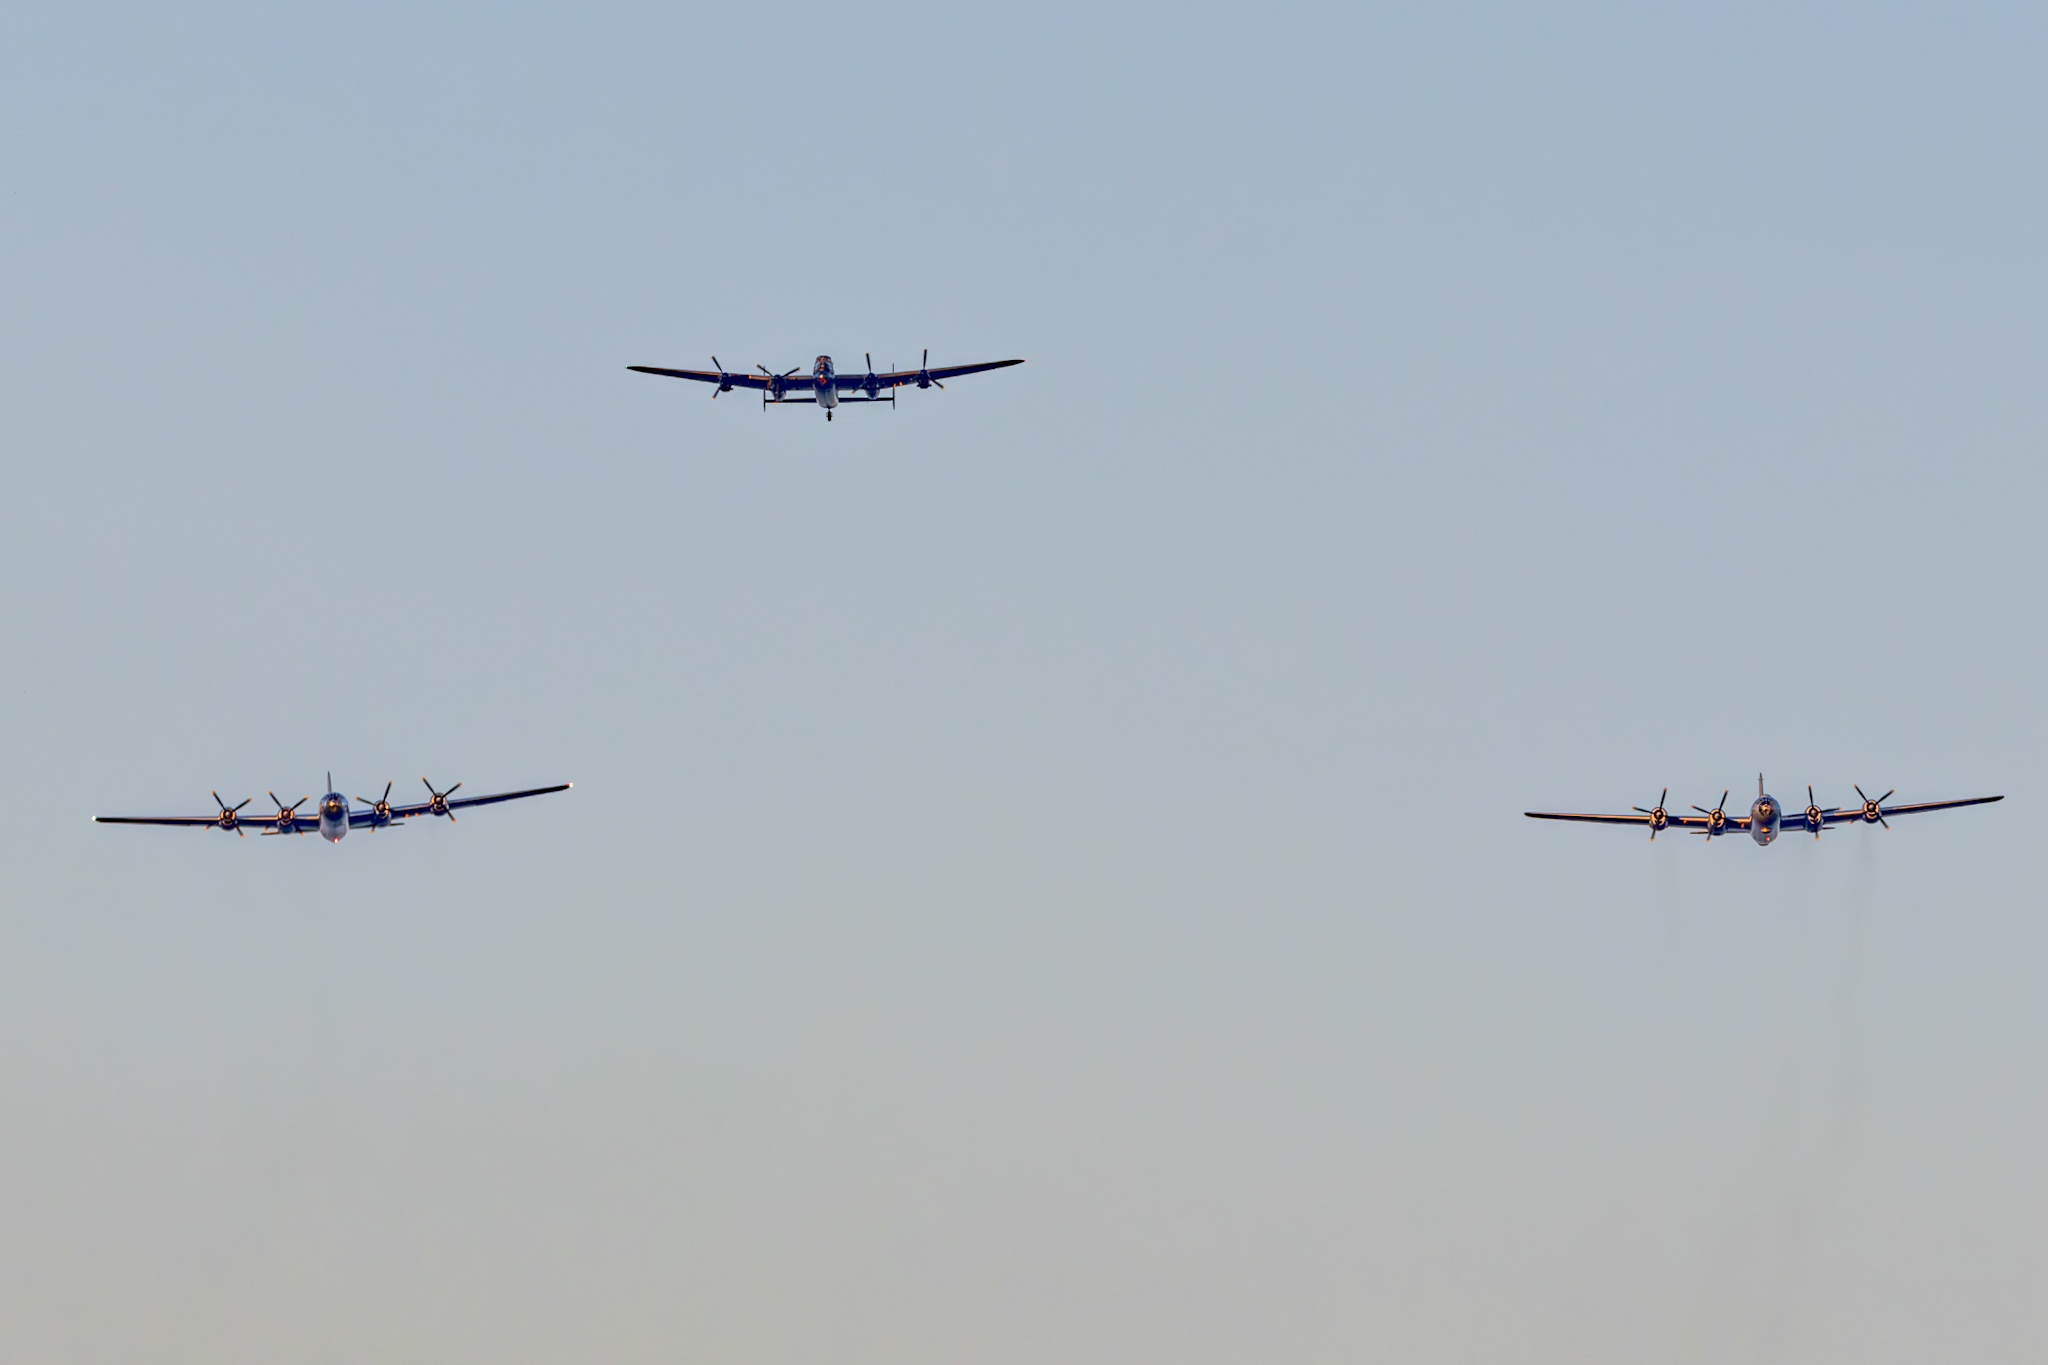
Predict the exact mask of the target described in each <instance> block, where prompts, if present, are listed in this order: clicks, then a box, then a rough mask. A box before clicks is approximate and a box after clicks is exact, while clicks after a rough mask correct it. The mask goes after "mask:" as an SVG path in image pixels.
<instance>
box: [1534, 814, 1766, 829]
mask: <svg viewBox="0 0 2048 1365" xmlns="http://www.w3.org/2000/svg"><path fill="white" fill-rule="evenodd" d="M1522 814H1524V815H1526V816H1528V817H1529V818H1530V819H1531V820H1583V821H1585V822H1586V823H1587V824H1589V825H1645V826H1647V825H1648V824H1649V823H1650V817H1649V816H1647V815H1640V814H1637V815H1581V814H1579V813H1577V812H1574V811H1549V810H1525V811H1523V812H1522ZM1706 827H1707V817H1706V816H1704V815H1667V816H1665V817H1664V828H1666V829H1705V828H1706ZM1724 828H1726V829H1748V828H1749V820H1748V818H1747V817H1743V818H1742V819H1740V820H1738V819H1737V818H1736V817H1735V816H1733V815H1731V816H1729V817H1728V823H1727V824H1726V825H1725V826H1724Z"/></svg>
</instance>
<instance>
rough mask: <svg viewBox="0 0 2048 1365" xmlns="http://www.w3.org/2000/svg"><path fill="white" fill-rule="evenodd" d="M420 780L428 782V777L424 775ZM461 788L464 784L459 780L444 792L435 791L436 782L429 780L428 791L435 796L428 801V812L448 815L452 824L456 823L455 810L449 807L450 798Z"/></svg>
mask: <svg viewBox="0 0 2048 1365" xmlns="http://www.w3.org/2000/svg"><path fill="white" fill-rule="evenodd" d="M420 781H422V782H427V779H426V778H424V777H423V778H421V779H420ZM461 790H462V784H461V783H460V782H457V783H456V784H455V785H454V786H452V787H450V788H449V789H448V790H447V791H444V792H437V791H435V790H434V784H433V783H431V782H427V793H428V795H430V796H431V797H432V798H433V799H432V800H431V801H429V802H427V814H429V815H445V816H447V817H448V820H449V822H450V823H451V824H453V823H455V812H454V811H452V810H449V809H448V798H449V797H451V796H453V795H455V793H457V792H458V791H461Z"/></svg>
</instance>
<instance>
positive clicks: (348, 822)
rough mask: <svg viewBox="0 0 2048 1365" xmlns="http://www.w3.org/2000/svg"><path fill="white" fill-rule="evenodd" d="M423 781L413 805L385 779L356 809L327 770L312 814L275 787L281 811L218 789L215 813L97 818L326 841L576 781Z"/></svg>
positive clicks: (553, 789) (558, 789) (98, 817)
mask: <svg viewBox="0 0 2048 1365" xmlns="http://www.w3.org/2000/svg"><path fill="white" fill-rule="evenodd" d="M420 781H421V782H425V783H426V787H427V799H426V800H424V801H419V802H415V803H414V804H412V805H410V806H394V805H392V804H391V784H390V783H389V782H386V783H385V784H384V794H383V795H382V796H380V797H378V798H377V799H376V800H375V801H372V800H371V799H370V798H369V797H367V796H358V797H357V798H356V800H358V801H360V802H362V803H363V804H364V805H365V806H368V807H369V809H368V810H354V809H352V808H351V807H350V806H349V803H348V798H347V797H345V796H343V795H342V794H341V793H340V792H338V791H335V790H334V774H333V773H329V774H327V787H328V791H327V795H325V796H323V797H321V798H320V804H319V805H317V806H316V807H314V813H313V814H311V815H301V814H299V807H300V806H303V805H305V804H306V802H308V801H310V800H312V798H311V797H309V796H302V797H300V798H299V799H298V800H296V801H294V802H292V803H291V804H290V805H289V806H287V805H286V804H285V803H284V802H282V801H280V800H278V799H277V793H276V792H271V793H269V795H270V802H271V804H272V805H274V806H276V807H277V814H275V815H251V816H249V817H248V818H247V819H244V818H243V816H242V806H246V805H248V804H249V801H253V800H255V799H256V798H254V797H250V798H248V800H245V801H243V802H242V805H241V806H230V805H229V804H228V803H227V802H225V801H223V800H221V799H220V793H219V792H215V793H213V804H214V805H216V806H219V807H220V809H219V810H218V811H217V812H215V813H214V814H212V815H95V816H94V817H93V822H94V823H95V824H101V825H175V826H179V827H182V828H185V829H224V830H233V831H234V832H235V833H236V834H237V835H243V834H244V830H243V829H242V826H243V825H250V826H253V827H254V828H257V829H260V830H262V831H263V834H264V835H265V837H268V836H269V835H272V834H306V833H309V832H311V831H314V830H318V831H319V833H320V837H321V838H323V839H325V840H326V841H327V842H328V843H330V844H338V843H340V842H341V841H342V839H343V838H344V837H345V836H346V835H347V834H348V832H349V831H350V830H352V829H362V828H364V827H366V826H367V827H368V828H369V829H371V830H380V829H398V828H401V827H402V822H404V821H406V820H411V819H413V818H415V817H417V816H421V815H439V816H445V817H446V818H447V820H448V822H449V823H450V824H454V823H456V821H455V812H456V811H458V810H462V809H466V808H467V807H470V806H490V805H495V804H497V803H498V802H500V801H517V800H519V799H520V798H521V797H526V796H546V795H547V794H548V793H549V792H565V791H567V790H569V788H570V787H572V786H574V785H575V784H574V783H572V782H564V783H561V784H560V785H558V786H553V787H529V788H528V789H527V790H525V791H519V792H499V793H497V794H496V795H494V796H464V797H461V798H459V799H455V800H450V799H449V798H451V797H453V796H454V795H455V793H456V792H457V791H458V790H460V789H461V787H462V784H461V783H460V782H457V783H456V784H455V785H454V786H453V787H450V788H449V789H448V790H447V791H435V790H434V784H433V783H431V782H427V779H426V778H424V777H423V778H421V779H420Z"/></svg>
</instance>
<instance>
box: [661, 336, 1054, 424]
mask: <svg viewBox="0 0 2048 1365" xmlns="http://www.w3.org/2000/svg"><path fill="white" fill-rule="evenodd" d="M867 361H868V372H867V373H866V374H865V375H863V376H861V377H860V378H855V377H854V376H852V375H847V374H840V373H839V372H838V371H837V370H834V369H833V368H832V357H831V356H829V355H821V356H819V357H818V358H817V359H816V360H815V361H813V362H811V377H810V378H809V379H798V378H796V377H795V376H796V373H797V371H798V370H801V369H802V368H803V366H801V365H797V366H793V367H791V368H790V369H787V370H784V371H783V372H782V373H781V374H776V373H774V372H773V371H771V370H770V369H769V368H768V367H767V366H766V365H756V366H755V367H754V368H755V369H757V370H759V371H760V372H761V373H759V374H731V373H728V372H727V370H726V368H725V365H724V364H723V363H722V362H721V361H720V360H719V358H718V357H717V356H713V357H711V363H712V364H714V365H717V366H718V368H717V369H715V370H664V369H661V368H659V367H658V366H654V365H628V366H627V367H626V368H627V369H629V370H637V371H638V372H640V373H641V374H662V375H667V376H668V377H669V378H671V379H694V380H696V381H697V382H698V383H700V384H716V385H717V386H718V387H717V388H715V389H713V390H712V391H711V397H712V398H713V399H714V400H715V399H716V398H717V397H718V395H720V394H721V393H731V392H732V391H733V390H734V389H735V388H740V389H759V390H760V391H761V410H762V411H763V412H766V411H767V410H768V405H769V404H770V403H816V404H817V405H818V406H819V407H821V408H823V409H824V410H825V420H826V421H828V422H829V421H831V420H832V410H833V409H834V408H836V407H838V406H839V405H840V404H841V403H887V404H889V405H890V406H891V407H894V406H895V404H896V390H898V389H900V388H905V387H907V386H909V385H911V384H915V385H917V387H919V388H920V389H934V388H937V389H943V388H945V387H946V386H945V385H944V384H943V383H941V382H940V381H941V380H945V379H953V378H956V377H958V376H960V375H963V374H980V373H981V372H982V371H983V370H1003V369H1008V368H1009V367H1010V366H1012V365H1022V364H1023V363H1024V362H1023V361H1022V360H990V361H985V362H983V363H982V364H979V365H941V366H940V367H939V368H938V369H936V370H935V369H933V368H932V353H931V350H930V348H926V350H925V353H924V360H923V362H922V363H920V364H919V365H918V367H917V368H916V369H914V370H890V371H888V372H887V373H886V374H876V373H875V358H874V356H873V355H869V356H868V357H867ZM884 389H886V390H888V396H887V397H883V396H882V391H883V390H884ZM854 395H860V396H859V397H855V396H854Z"/></svg>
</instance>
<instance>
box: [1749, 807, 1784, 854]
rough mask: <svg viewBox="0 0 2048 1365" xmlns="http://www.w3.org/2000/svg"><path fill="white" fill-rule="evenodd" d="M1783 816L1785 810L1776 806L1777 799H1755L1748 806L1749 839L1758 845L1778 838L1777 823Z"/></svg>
mask: <svg viewBox="0 0 2048 1365" xmlns="http://www.w3.org/2000/svg"><path fill="white" fill-rule="evenodd" d="M1784 815H1785V808H1784V807H1783V806H1781V805H1779V804H1778V798H1777V797H1775V796H1759V797H1757V799H1756V800H1754V801H1752V802H1750V805H1749V837H1750V838H1752V839H1754V840H1756V841H1757V843H1758V844H1759V845H1762V844H1768V843H1770V842H1771V840H1773V839H1775V838H1777V837H1778V822H1779V821H1780V820H1781V819H1783V818H1784Z"/></svg>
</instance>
